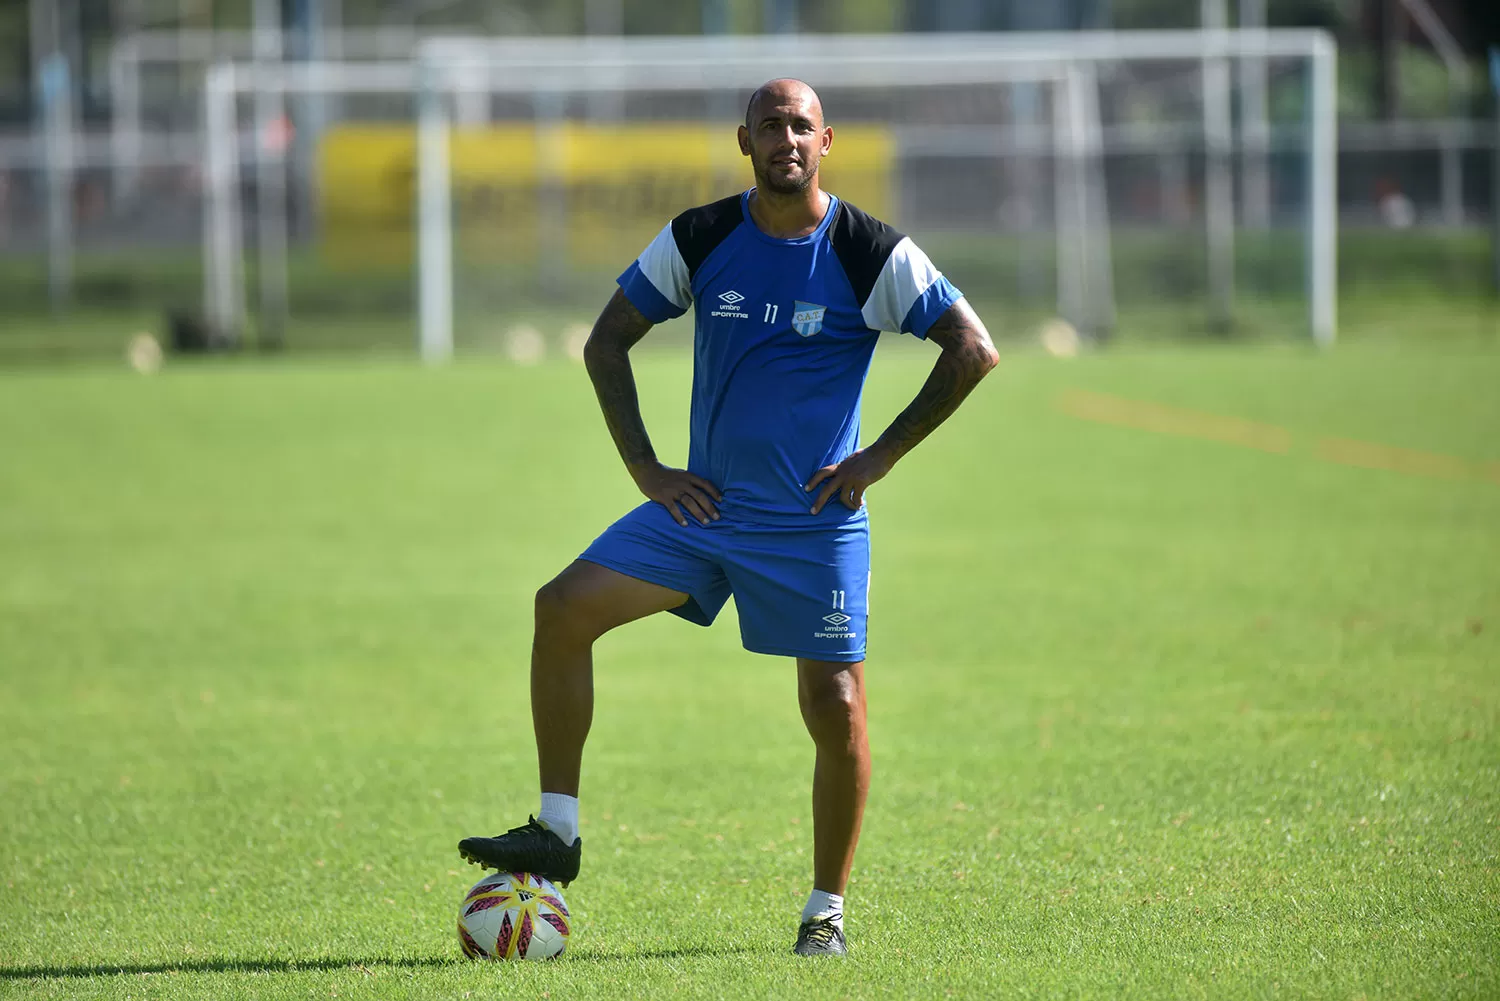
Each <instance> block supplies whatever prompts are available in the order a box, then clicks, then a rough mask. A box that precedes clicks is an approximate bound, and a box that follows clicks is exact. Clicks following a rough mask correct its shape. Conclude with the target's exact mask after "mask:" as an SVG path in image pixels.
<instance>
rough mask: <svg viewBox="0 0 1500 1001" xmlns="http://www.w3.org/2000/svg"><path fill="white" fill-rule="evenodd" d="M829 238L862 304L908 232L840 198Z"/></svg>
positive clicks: (867, 299) (862, 305)
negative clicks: (887, 223) (899, 231)
mask: <svg viewBox="0 0 1500 1001" xmlns="http://www.w3.org/2000/svg"><path fill="white" fill-rule="evenodd" d="M829 238H830V239H831V240H832V241H833V252H834V253H835V254H837V255H838V259H839V264H841V265H843V268H844V274H845V275H847V276H848V277H849V284H850V285H852V286H854V295H855V298H857V299H858V300H859V305H860V307H861V308H863V307H864V304H865V303H866V302H868V301H869V299H870V292H871V291H872V290H873V289H874V288H875V279H877V278H879V277H880V270H881V269H882V268H884V267H885V262H886V261H887V260H889V259H890V256H891V251H893V250H895V249H896V244H898V243H900V242H901V241H902V240H904V239H906V234H905V233H898V232H896V231H895V230H894V229H892V228H891V227H889V226H887V225H886V224H885V223H883V222H881V221H880V220H879V219H876V218H875V217H874V216H872V215H870V213H868V212H862V211H860V210H859V209H857V208H855V207H854V206H853V205H850V204H849V203H848V202H845V201H840V202H839V214H838V218H836V219H834V220H833V225H832V226H831V227H829Z"/></svg>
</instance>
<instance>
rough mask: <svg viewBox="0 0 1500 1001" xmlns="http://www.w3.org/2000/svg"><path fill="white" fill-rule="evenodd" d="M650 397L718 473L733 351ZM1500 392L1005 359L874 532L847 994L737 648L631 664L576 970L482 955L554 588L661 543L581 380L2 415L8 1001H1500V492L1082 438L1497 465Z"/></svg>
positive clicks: (637, 630)
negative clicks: (1495, 421) (1131, 423)
mask: <svg viewBox="0 0 1500 1001" xmlns="http://www.w3.org/2000/svg"><path fill="white" fill-rule="evenodd" d="M930 358H931V355H930V353H925V352H923V353H919V352H917V351H915V350H913V351H910V352H901V351H897V352H888V353H885V354H883V355H882V357H881V358H879V359H877V362H876V366H875V370H874V373H873V375H872V380H871V384H870V387H869V392H868V396H867V409H866V417H865V424H866V431H867V437H868V436H869V435H870V434H872V433H873V432H874V431H875V430H877V429H878V428H879V427H881V426H883V425H884V422H885V421H886V420H888V419H889V417H890V416H891V415H893V414H894V413H896V412H897V411H898V410H899V409H900V408H901V407H902V406H904V405H905V403H906V402H907V401H908V400H909V399H910V397H911V394H912V393H913V392H914V391H915V389H916V387H917V386H918V385H920V383H921V381H922V379H923V378H924V377H925V374H926V370H927V368H928V366H929V365H930ZM637 372H638V375H639V378H640V381H641V389H642V399H643V404H644V406H645V408H646V417H647V421H648V426H649V427H650V428H651V430H652V433H653V437H654V439H655V441H656V444H657V446H658V449H659V450H660V452H661V453H662V454H663V455H664V456H667V457H668V458H669V459H670V458H680V456H681V455H682V454H683V452H684V451H685V445H686V439H685V427H684V423H685V420H684V415H685V414H686V403H687V385H688V379H689V375H690V366H689V364H688V361H687V359H685V358H684V357H682V356H679V355H673V354H651V353H649V352H646V353H643V354H642V356H641V358H640V359H639V360H638V362H637ZM1497 375H1500V360H1497V359H1496V358H1492V357H1488V356H1475V355H1473V354H1470V355H1466V356H1464V357H1461V358H1459V357H1455V358H1451V359H1448V360H1447V361H1446V362H1445V360H1444V359H1443V358H1442V357H1441V356H1431V355H1428V354H1425V353H1424V354H1422V355H1421V356H1420V357H1417V358H1411V357H1408V356H1405V355H1402V354H1400V353H1399V352H1379V353H1376V352H1371V353H1361V352H1358V351H1351V352H1342V351H1341V352H1338V353H1335V355H1333V356H1331V357H1329V358H1326V359H1318V360H1317V361H1316V363H1315V364H1314V363H1311V362H1309V360H1308V359H1306V358H1303V357H1300V356H1291V355H1286V354H1280V353H1277V352H1261V351H1214V352H1207V351H1206V352H1201V353H1194V352H1182V351H1173V352H1160V353H1151V352H1142V353H1136V354H1122V355H1120V356H1118V357H1112V356H1107V357H1098V358H1089V359H1083V360H1080V361H1079V362H1077V363H1076V364H1073V365H1060V364H1057V363H1054V362H1051V361H1050V360H1046V359H1042V358H1035V357H1020V358H1011V359H1007V360H1006V363H1005V364H1004V365H1003V366H1002V368H1001V369H1000V370H999V371H997V372H996V374H995V375H994V376H993V377H992V379H991V380H990V381H989V382H988V383H987V384H986V385H985V386H984V387H983V388H982V389H981V390H980V392H978V393H977V394H975V396H974V397H972V398H971V400H970V401H969V403H968V404H967V405H966V406H965V408H964V410H963V411H961V412H960V414H959V416H958V417H957V418H955V420H954V421H953V422H952V423H951V424H950V425H948V426H946V427H944V428H943V429H942V430H940V431H939V432H938V433H937V434H936V435H935V436H934V437H933V438H932V439H931V440H930V441H928V442H927V443H925V444H924V445H923V446H922V448H920V449H918V450H917V451H915V452H913V453H912V454H911V455H910V456H909V457H908V458H907V459H906V460H905V461H903V463H902V465H901V466H900V467H898V468H897V470H896V471H895V472H894V473H893V474H892V475H891V476H890V477H889V478H888V479H887V480H885V481H883V482H882V483H880V484H878V485H876V487H875V488H874V489H873V490H872V491H871V506H872V519H873V524H874V540H875V541H874V547H875V555H874V563H875V571H874V572H875V583H874V590H875V596H874V600H873V604H872V608H873V611H874V618H873V620H872V626H871V644H872V647H871V649H872V653H871V661H870V667H869V679H870V680H869V685H870V701H871V719H872V723H871V725H872V741H873V747H874V754H875V783H874V789H873V792H872V798H871V803H870V809H869V814H868V816H867V820H866V831H865V839H864V842H863V845H862V848H861V854H860V859H859V865H858V867H857V872H856V876H855V881H854V883H853V885H852V886H851V890H850V894H849V930H850V934H851V941H852V944H853V948H854V950H855V955H854V957H853V960H852V962H850V963H847V964H841V965H828V964H818V965H815V966H810V965H808V964H805V963H800V962H797V961H795V960H794V959H793V958H792V957H790V956H787V955H786V952H787V950H788V949H789V947H790V944H791V937H792V933H793V931H794V927H795V920H796V914H797V911H798V909H799V907H800V904H801V901H802V899H803V898H804V897H805V894H806V891H807V888H808V887H807V884H808V878H809V875H808V870H809V868H810V866H809V862H808V855H809V853H810V851H811V832H810V822H811V818H810V814H809V804H808V786H809V780H810V777H811V765H812V760H811V759H812V756H811V747H810V743H809V742H808V740H807V738H806V736H805V733H804V732H803V730H802V725H801V722H800V720H799V718H798V716H797V710H796V702H795V685H794V680H793V676H792V673H791V670H790V666H789V664H788V663H786V662H784V661H779V660H775V659H770V658H761V657H755V656H753V655H750V654H747V653H745V652H743V651H742V650H741V649H740V648H739V642H738V634H737V629H736V627H735V622H734V618H733V615H732V613H730V612H726V615H725V617H724V618H723V619H721V621H720V622H719V623H717V624H716V625H715V626H714V627H713V628H711V629H707V630H704V629H698V628H695V627H691V626H688V625H686V624H684V623H681V622H679V621H677V620H674V619H670V618H668V617H658V618H655V619H652V620H648V621H646V622H642V623H639V624H635V625H632V626H631V627H629V628H626V629H622V630H620V631H618V632H617V633H615V634H611V635H610V636H608V637H606V638H605V639H604V640H603V641H602V642H601V643H600V645H599V649H598V655H597V664H598V666H597V670H596V676H597V684H598V689H599V692H598V703H597V708H596V716H595V724H594V730H593V733H592V735H591V738H590V747H589V755H588V759H587V763H586V766H585V776H584V797H583V818H582V819H583V836H584V839H585V861H584V865H585V873H584V876H583V877H582V878H581V879H580V880H579V881H578V882H577V883H576V884H575V885H574V886H573V887H572V888H571V890H570V891H569V892H568V894H567V899H568V902H569V904H570V906H571V907H572V909H573V910H574V911H575V913H576V914H577V915H578V934H577V940H576V942H574V943H573V945H572V946H570V954H569V956H568V958H567V959H565V960H564V961H562V962H559V963H556V964H548V965H539V966H528V967H494V966H478V965H475V964H469V963H465V962H463V961H461V960H459V958H458V947H457V943H456V941H455V935H454V931H453V923H454V917H455V913H456V907H457V904H458V901H459V900H460V898H461V896H462V893H463V891H464V890H465V889H466V888H467V887H468V886H469V885H470V884H471V883H472V882H473V881H474V880H475V879H477V878H478V872H477V870H473V869H470V868H468V867H466V866H463V865H462V864H461V863H459V861H458V859H457V856H456V854H455V852H454V847H453V846H454V842H455V841H456V840H457V838H458V837H459V836H461V835H463V834H467V833H473V832H475V831H487V832H492V831H493V830H498V829H501V828H503V827H504V826H508V825H510V824H512V823H515V822H517V820H518V819H520V818H522V817H524V815H525V814H526V813H527V812H529V811H531V810H533V809H534V808H535V803H534V786H533V784H534V781H535V779H534V767H535V765H534V757H533V754H534V752H533V750H532V744H531V735H530V719H529V711H528V707H527V698H526V676H527V652H528V646H529V627H530V606H529V601H530V596H531V594H532V592H533V591H534V590H535V589H536V587H537V586H539V585H540V584H541V583H542V582H544V581H545V580H546V579H547V578H548V576H550V575H551V574H552V573H554V572H555V571H556V570H557V569H558V568H559V567H561V566H562V565H564V564H565V563H566V561H567V560H569V559H571V558H572V557H573V555H575V554H576V553H577V552H578V551H579V550H581V549H582V548H583V547H584V546H586V545H587V544H588V542H589V541H590V540H591V539H592V538H593V535H594V534H595V533H597V531H599V530H600V529H601V528H602V527H603V526H604V525H605V524H607V523H608V521H609V519H611V518H613V517H615V516H617V515H618V514H619V513H621V512H622V511H624V510H626V509H628V507H629V506H630V505H632V504H633V503H635V498H634V496H633V494H632V491H631V488H630V484H629V482H628V479H627V478H626V477H625V476H624V474H623V472H622V471H621V470H620V469H619V468H618V459H617V458H616V457H615V456H614V454H613V450H612V446H611V445H610V443H609V441H608V438H607V435H606V434H605V432H604V430H603V427H602V422H601V421H600V418H599V416H598V413H597V409H596V407H595V404H594V403H593V400H592V396H591V394H590V392H589V389H588V386H587V383H586V381H584V379H583V377H582V373H581V372H580V371H579V370H578V369H577V368H576V367H572V366H569V365H544V366H541V367H538V368H536V369H530V370H522V369H512V368H508V367H504V366H499V365H461V366H458V367H455V368H453V369H451V370H447V371H441V372H429V371H423V370H420V369H418V368H417V367H415V366H407V365H392V364H383V363H382V364H341V363H332V362H329V363H323V364H315V365H298V364H287V365H264V366H229V367H213V366H209V367H191V366H190V367H184V368H180V369H176V370H172V371H168V372H166V373H164V374H163V375H162V376H161V377H158V378H156V379H154V380H141V379H135V378H124V377H121V376H115V375H112V374H107V373H88V374H79V373H65V374H49V373H41V372H33V373H28V374H26V375H24V376H4V377H0V422H3V423H4V425H5V426H6V427H15V428H23V429H24V432H25V433H23V434H17V435H16V436H14V437H13V438H12V440H11V442H10V446H9V449H10V450H9V453H8V457H7V458H8V461H7V462H5V463H3V464H0V554H3V559H0V750H3V751H4V753H3V755H0V802H3V803H4V807H5V808H4V810H3V811H0V879H3V881H4V887H3V891H0V995H15V996H24V997H79V996H84V997H110V998H112V997H158V996H159V997H173V998H176V997H205V998H210V997H211V998H224V997H256V998H281V997H288V998H289V997H307V996H319V997H328V996H333V995H334V994H337V996H339V997H371V998H389V997H413V998H426V997H460V996H463V995H464V994H465V993H469V994H470V995H472V996H475V997H480V996H498V995H503V996H517V997H539V996H541V995H542V994H544V993H546V994H548V995H550V996H551V997H564V996H579V997H638V996H644V995H652V996H655V995H666V994H678V995H682V996H687V997H765V996H778V997H779V996H793V995H796V996H821V995H824V994H827V995H830V996H851V997H910V996H916V995H920V996H944V995H945V994H946V993H947V992H952V994H953V995H954V996H968V997H992V996H1002V995H1003V996H1021V997H1056V996H1070V997H1108V998H1122V997H1124V998H1128V997H1141V998H1147V997H1149V998H1156V997H1162V996H1172V997H1215V998H1219V997H1244V996H1268V995H1274V994H1287V995H1290V996H1299V997H1300V996H1318V997H1358V996H1361V995H1363V996H1365V997H1370V998H1377V997H1393V998H1394V997H1411V996H1422V997H1429V996H1430V997H1491V996H1494V995H1495V994H1496V993H1500V957H1497V947H1496V941H1497V938H1500V936H1497V922H1496V918H1495V912H1496V908H1495V906H1494V903H1495V901H1496V900H1497V899H1500V876H1497V858H1500V836H1497V831H1496V825H1497V824H1500V770H1497V762H1500V734H1497V722H1500V681H1497V677H1496V668H1495V665H1496V664H1497V663H1500V641H1497V639H1496V635H1497V630H1500V625H1497V623H1500V581H1497V578H1496V575H1495V573H1494V567H1495V566H1497V565H1500V538H1497V530H1496V526H1497V525H1500V492H1496V491H1493V490H1490V489H1474V488H1473V485H1472V484H1471V483H1469V482H1460V481H1449V480H1445V479H1442V478H1433V477H1415V476H1372V475H1369V474H1368V473H1364V472H1362V471H1359V470H1355V469H1353V468H1349V467H1346V466H1340V465H1335V464H1331V463H1321V462H1312V463H1309V462H1301V463H1299V462H1287V461H1285V460H1284V459H1282V458H1281V457H1280V456H1279V455H1277V454H1275V453H1274V452H1273V453H1267V452H1265V451H1263V450H1256V449H1242V448H1233V447H1231V448H1224V447H1218V446H1219V445H1220V444H1222V443H1221V442H1216V441H1211V442H1205V443H1203V444H1202V445H1201V446H1200V445H1197V444H1194V443H1191V442H1186V443H1185V442H1184V441H1182V440H1177V439H1179V438H1180V436H1177V435H1158V434H1125V433H1121V432H1119V431H1116V430H1114V429H1112V428H1109V427H1103V426H1099V425H1098V424H1097V423H1096V422H1082V421H1078V420H1076V419H1075V418H1073V417H1071V416H1069V415H1067V414H1065V413H1062V412H1060V411H1058V410H1057V409H1055V407H1054V401H1055V400H1057V399H1058V397H1059V394H1061V393H1063V392H1064V391H1066V390H1069V389H1071V388H1078V389H1086V390H1088V391H1089V392H1092V393H1097V394H1105V395H1108V396H1111V397H1116V398H1120V399H1127V400H1153V401H1161V405H1163V406H1168V407H1173V408H1184V409H1190V410H1201V411H1203V412H1208V413H1225V414H1237V415H1244V416H1243V417H1241V418H1239V419H1241V420H1245V421H1253V422H1256V423H1264V424H1267V425H1272V426H1275V427H1282V428H1295V429H1296V430H1297V437H1296V438H1295V439H1294V442H1293V446H1294V447H1293V452H1292V454H1293V455H1296V454H1299V448H1300V447H1301V446H1302V445H1303V443H1304V442H1305V441H1306V440H1308V436H1311V437H1312V438H1314V439H1316V438H1317V437H1326V438H1336V437H1342V438H1348V439H1350V440H1359V441H1392V442H1393V443H1396V446H1397V447H1401V448H1413V449H1415V450H1417V451H1429V450H1430V451H1431V452H1432V453H1433V454H1444V455H1447V454H1451V455H1454V456H1466V457H1467V459H1466V461H1469V462H1474V461H1481V460H1482V457H1483V456H1484V455H1485V451H1484V449H1485V446H1486V441H1487V440H1488V436H1487V435H1485V434H1484V433H1483V431H1482V428H1483V426H1484V424H1485V422H1486V421H1487V420H1490V419H1491V418H1492V417H1493V416H1494V406H1495V402H1494V397H1493V393H1492V392H1491V388H1492V386H1493V385H1494V383H1495V380H1496V376H1497ZM1434 387H1437V388H1436V389H1434ZM1492 426H1493V425H1492ZM111 970H120V971H123V972H122V973H118V974H117V973H111V972H109V971H111Z"/></svg>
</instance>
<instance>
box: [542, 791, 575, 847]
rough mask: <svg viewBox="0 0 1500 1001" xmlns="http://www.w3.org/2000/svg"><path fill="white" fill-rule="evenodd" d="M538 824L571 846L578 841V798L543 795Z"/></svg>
mask: <svg viewBox="0 0 1500 1001" xmlns="http://www.w3.org/2000/svg"><path fill="white" fill-rule="evenodd" d="M536 819H537V822H538V823H540V824H541V825H542V826H543V827H545V828H546V829H547V830H549V831H551V832H552V833H553V834H556V835H557V836H558V837H559V838H562V843H563V844H565V845H571V844H572V843H573V842H575V841H577V840H578V797H577V796H569V795H566V794H565V793H560V792H544V793H542V808H541V810H539V811H538V812H537V815H536Z"/></svg>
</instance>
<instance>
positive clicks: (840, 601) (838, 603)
mask: <svg viewBox="0 0 1500 1001" xmlns="http://www.w3.org/2000/svg"><path fill="white" fill-rule="evenodd" d="M833 607H834V608H835V609H836V610H837V611H840V612H842V611H843V610H844V592H843V591H835V592H833Z"/></svg>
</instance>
